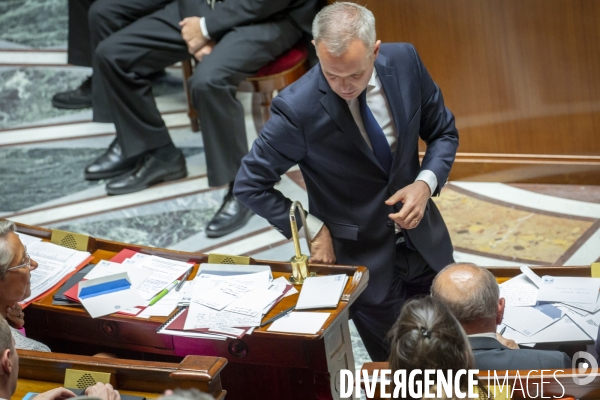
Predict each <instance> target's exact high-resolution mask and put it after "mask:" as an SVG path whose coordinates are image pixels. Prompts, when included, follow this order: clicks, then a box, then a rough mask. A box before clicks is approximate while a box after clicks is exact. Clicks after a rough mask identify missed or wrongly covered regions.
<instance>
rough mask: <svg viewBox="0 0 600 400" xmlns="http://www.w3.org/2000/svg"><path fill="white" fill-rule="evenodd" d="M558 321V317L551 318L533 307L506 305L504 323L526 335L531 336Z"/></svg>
mask: <svg viewBox="0 0 600 400" xmlns="http://www.w3.org/2000/svg"><path fill="white" fill-rule="evenodd" d="M556 321H558V318H557V319H554V318H551V317H549V316H548V315H546V314H544V313H543V312H541V311H540V310H538V309H536V308H533V307H506V308H505V309H504V319H503V320H502V323H503V324H505V325H506V326H508V327H510V328H512V329H514V330H516V331H517V332H520V333H522V334H523V335H525V336H531V335H533V334H534V333H537V332H539V331H541V330H542V329H544V328H546V327H547V326H549V325H552V324H553V323H555V322H556ZM529 341H530V342H534V340H529Z"/></svg>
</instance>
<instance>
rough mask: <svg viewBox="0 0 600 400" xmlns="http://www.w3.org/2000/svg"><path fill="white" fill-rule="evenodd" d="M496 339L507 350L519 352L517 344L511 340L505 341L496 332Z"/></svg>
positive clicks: (505, 339)
mask: <svg viewBox="0 0 600 400" xmlns="http://www.w3.org/2000/svg"><path fill="white" fill-rule="evenodd" d="M496 339H498V341H499V342H500V343H501V344H503V345H504V346H506V347H508V348H509V349H513V350H519V349H520V347H519V345H518V344H517V342H515V341H514V340H512V339H507V338H505V337H504V336H502V335H501V334H499V333H498V332H496Z"/></svg>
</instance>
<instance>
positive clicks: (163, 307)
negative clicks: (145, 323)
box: [137, 289, 183, 318]
mask: <svg viewBox="0 0 600 400" xmlns="http://www.w3.org/2000/svg"><path fill="white" fill-rule="evenodd" d="M182 296H183V289H182V290H180V291H179V292H176V291H175V290H171V291H170V292H169V293H167V294H166V295H165V296H164V297H163V298H162V299H160V300H159V301H157V302H156V303H155V304H154V305H151V306H148V307H146V308H145V309H144V311H142V312H141V313H139V314H138V315H137V317H138V318H149V317H168V316H169V315H171V313H172V312H173V310H175V309H176V308H177V305H178V304H179V302H180V301H181V297H182Z"/></svg>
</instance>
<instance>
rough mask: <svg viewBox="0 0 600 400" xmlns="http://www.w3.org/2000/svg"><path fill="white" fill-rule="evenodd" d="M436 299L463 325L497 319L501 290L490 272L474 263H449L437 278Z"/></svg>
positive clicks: (434, 286) (434, 295) (434, 282)
mask: <svg viewBox="0 0 600 400" xmlns="http://www.w3.org/2000/svg"><path fill="white" fill-rule="evenodd" d="M431 294H432V296H433V297H436V298H438V299H439V300H441V301H442V302H443V303H444V304H445V305H446V306H447V307H448V308H450V311H452V313H453V314H454V316H455V317H456V318H457V319H458V321H459V322H460V323H461V324H464V323H470V322H475V321H477V320H487V319H494V320H495V319H496V316H497V314H498V300H499V297H500V289H499V288H498V283H497V282H496V278H494V275H492V273H491V272H490V271H488V270H487V269H485V268H481V267H478V266H477V265H475V264H469V263H462V264H450V265H449V266H447V267H446V268H444V269H443V270H442V271H441V272H440V273H439V274H438V275H437V276H436V278H435V279H434V281H433V285H432V286H431Z"/></svg>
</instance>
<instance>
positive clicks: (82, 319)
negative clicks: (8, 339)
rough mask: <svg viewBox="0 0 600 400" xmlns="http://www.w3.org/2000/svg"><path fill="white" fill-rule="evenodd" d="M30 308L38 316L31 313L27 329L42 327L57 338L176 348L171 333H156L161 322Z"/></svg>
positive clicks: (149, 348) (118, 345)
mask: <svg viewBox="0 0 600 400" xmlns="http://www.w3.org/2000/svg"><path fill="white" fill-rule="evenodd" d="M29 311H31V312H32V314H35V315H32V317H34V318H28V325H29V326H28V329H34V330H36V331H38V330H39V328H42V330H43V331H44V332H43V334H45V335H48V336H51V337H54V338H59V339H62V340H68V341H75V342H83V343H91V344H98V345H102V346H109V347H116V348H126V349H130V350H137V351H149V352H152V350H163V351H164V350H172V349H173V339H172V338H171V336H168V335H159V334H158V333H156V329H157V328H158V327H159V324H158V323H152V322H149V321H143V320H131V321H125V320H118V319H111V318H108V317H107V318H97V319H92V318H90V317H89V316H77V315H70V314H62V313H55V312H48V311H41V312H39V313H38V312H33V311H34V310H33V309H31V310H28V312H29ZM35 311H40V310H35ZM38 317H41V318H38ZM29 321H31V324H29ZM34 321H35V322H34ZM41 321H44V324H45V326H44V327H42V326H39V325H38V324H39V322H41ZM155 352H156V351H155ZM160 352H162V351H160Z"/></svg>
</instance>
